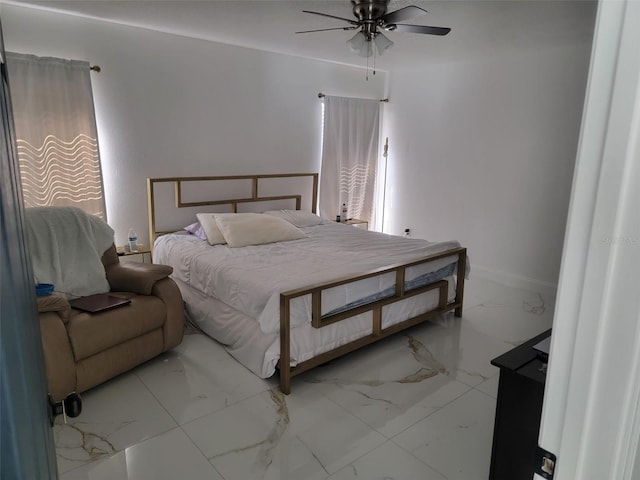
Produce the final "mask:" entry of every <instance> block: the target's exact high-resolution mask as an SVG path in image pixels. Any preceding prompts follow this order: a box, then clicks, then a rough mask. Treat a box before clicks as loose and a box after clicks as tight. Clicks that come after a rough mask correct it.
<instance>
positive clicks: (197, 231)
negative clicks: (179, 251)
mask: <svg viewBox="0 0 640 480" xmlns="http://www.w3.org/2000/svg"><path fill="white" fill-rule="evenodd" d="M183 230H186V231H187V232H189V233H191V234H192V235H195V236H196V237H198V238H200V239H201V240H207V234H206V232H205V231H204V228H202V225H200V222H195V223H192V224H191V225H187V226H186V227H184V229H183Z"/></svg>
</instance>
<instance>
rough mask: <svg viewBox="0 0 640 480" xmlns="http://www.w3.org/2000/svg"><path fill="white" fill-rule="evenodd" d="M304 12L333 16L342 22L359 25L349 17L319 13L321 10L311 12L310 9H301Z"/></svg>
mask: <svg viewBox="0 0 640 480" xmlns="http://www.w3.org/2000/svg"><path fill="white" fill-rule="evenodd" d="M302 11H303V12H304V13H312V14H313V15H321V16H323V17H329V18H335V19H337V20H342V21H343V22H349V23H350V24H351V25H360V23H359V22H357V21H355V20H353V19H351V18H344V17H336V16H335V15H329V14H328V13H321V12H312V11H311V10H302Z"/></svg>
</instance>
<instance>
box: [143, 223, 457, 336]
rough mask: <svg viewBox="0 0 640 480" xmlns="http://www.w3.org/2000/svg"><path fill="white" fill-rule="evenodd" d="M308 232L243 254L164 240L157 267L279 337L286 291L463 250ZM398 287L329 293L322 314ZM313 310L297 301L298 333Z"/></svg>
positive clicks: (332, 226) (372, 283)
mask: <svg viewBox="0 0 640 480" xmlns="http://www.w3.org/2000/svg"><path fill="white" fill-rule="evenodd" d="M302 230H304V232H305V233H306V235H307V238H304V239H301V240H293V241H288V242H278V243H271V244H267V245H260V246H250V247H242V248H229V247H227V246H225V245H216V246H211V245H209V244H208V243H207V242H206V241H203V240H200V239H198V238H196V237H194V236H192V235H181V234H171V235H164V236H162V237H159V238H158V240H156V243H155V249H154V261H155V262H157V263H162V264H166V265H171V266H172V267H173V269H174V270H173V275H174V276H175V277H176V278H178V279H180V280H181V281H183V282H185V283H187V284H190V285H191V286H193V287H195V288H197V289H198V290H200V291H201V292H203V293H206V294H207V295H210V296H213V297H215V298H217V299H219V300H221V301H223V302H224V303H226V304H228V305H230V306H232V307H234V308H235V309H237V310H239V311H241V312H243V313H244V314H246V315H248V316H249V317H251V318H254V319H256V320H257V321H258V323H259V325H260V328H261V330H262V331H263V332H265V333H273V332H277V331H278V329H279V309H280V305H279V301H280V293H282V292H285V291H287V290H291V289H295V288H300V287H305V286H310V285H314V284H317V283H320V282H326V281H329V280H335V279H338V278H341V277H346V276H350V275H354V274H358V273H363V272H366V271H368V270H371V269H374V268H378V267H383V266H388V265H392V264H395V263H399V262H406V261H409V260H413V259H417V258H421V257H425V256H427V255H432V254H435V253H439V252H443V251H445V250H448V249H451V248H455V247H458V246H460V245H459V243H458V242H456V241H448V242H438V243H430V242H427V241H424V240H419V239H407V238H403V237H394V236H390V235H385V234H381V233H376V232H366V231H363V230H360V229H358V228H354V227H352V226H349V225H341V224H337V223H334V222H327V223H325V224H322V225H316V226H313V227H307V228H303V229H302ZM456 260H457V256H452V257H447V258H445V259H441V260H437V261H434V262H430V263H429V264H428V265H422V266H419V267H412V268H410V269H408V270H407V275H406V279H407V280H411V279H412V278H414V277H416V276H418V275H421V274H423V273H428V272H433V271H436V270H438V269H440V268H442V267H444V266H446V265H448V264H451V263H453V262H455V261H456ZM394 282H395V276H394V275H393V274H385V275H382V276H376V277H373V278H370V279H367V280H366V281H360V282H357V284H354V283H351V284H348V285H345V286H342V287H335V288H333V289H331V290H329V291H325V292H323V295H322V311H323V313H326V312H329V311H331V310H333V309H335V308H338V307H340V306H343V305H345V304H347V303H350V302H352V301H355V300H357V299H360V298H362V297H364V296H367V295H371V294H373V293H375V292H378V291H381V290H383V289H385V288H387V287H390V286H392V285H393V284H394ZM310 304H311V301H310V297H309V296H307V297H300V298H299V299H296V300H294V301H292V304H291V326H292V327H296V326H299V325H302V324H304V323H307V322H308V321H309V319H310Z"/></svg>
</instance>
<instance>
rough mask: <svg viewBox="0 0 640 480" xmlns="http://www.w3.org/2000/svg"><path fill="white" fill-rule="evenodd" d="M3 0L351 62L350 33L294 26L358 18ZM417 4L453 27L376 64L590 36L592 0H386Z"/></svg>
mask: <svg viewBox="0 0 640 480" xmlns="http://www.w3.org/2000/svg"><path fill="white" fill-rule="evenodd" d="M6 3H11V4H17V5H22V6H30V7H34V8H44V9H47V10H53V11H59V12H65V13H70V14H74V15H80V16H86V17H89V18H97V19H102V20H106V21H110V22H116V23H121V24H125V25H132V26H138V27H143V28H149V29H152V30H159V31H163V32H169V33H175V34H179V35H185V36H189V37H194V38H201V39H205V40H211V41H216V42H222V43H228V44H232V45H239V46H244V47H249V48H256V49H260V50H267V51H272V52H278V53H284V54H290V55H296V56H302V57H309V58H316V59H322V60H327V61H331V62H338V63H344V64H349V65H355V66H362V67H364V66H365V65H366V59H365V58H361V57H358V56H357V55H355V54H353V53H351V52H349V50H348V48H347V46H346V41H347V40H348V39H349V38H351V36H353V34H354V32H352V31H342V30H336V31H328V32H317V33H308V34H299V35H296V34H295V33H294V32H295V31H298V30H311V29H319V28H332V27H342V26H346V25H347V24H346V22H344V23H343V22H341V21H339V20H334V19H331V18H325V17H321V16H317V15H311V14H307V13H303V12H302V10H314V11H318V12H323V13H328V14H331V15H336V16H340V17H345V18H355V17H353V14H352V12H351V4H350V2H349V0H339V1H335V0H200V1H191V0H174V1H171V0H146V1H137V0H53V1H33V0H12V1H11V0H10V1H6ZM407 5H417V6H419V7H422V8H424V9H425V10H427V11H428V12H429V13H428V14H427V15H424V16H422V17H417V18H415V19H412V20H411V21H405V22H402V23H411V24H417V25H434V26H442V27H451V28H452V31H451V33H449V35H447V36H444V37H436V36H431V35H420V34H415V33H398V32H389V33H388V34H387V36H388V37H389V38H390V39H391V40H393V42H395V45H394V46H393V48H391V49H390V50H389V51H388V52H387V53H385V55H384V56H382V57H378V58H377V60H376V66H377V68H379V69H382V70H395V69H406V68H411V67H412V66H416V65H420V64H424V63H425V62H431V63H433V62H448V61H455V60H458V59H469V58H474V57H477V56H478V55H480V54H482V55H483V56H485V55H487V52H488V51H489V52H490V51H496V53H497V52H498V51H504V50H512V51H517V52H523V51H526V49H530V48H535V49H536V50H538V49H541V48H546V47H549V48H553V47H556V46H558V45H572V44H582V43H584V42H590V41H591V35H592V30H593V22H594V18H595V10H596V2H595V0H587V1H579V0H568V1H561V0H533V1H531V0H493V1H488V0H487V1H485V0H445V1H441V0H438V1H422V0H416V1H411V0H391V2H390V6H389V11H392V10H396V9H398V8H401V7H404V6H407Z"/></svg>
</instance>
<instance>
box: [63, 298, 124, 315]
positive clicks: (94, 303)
mask: <svg viewBox="0 0 640 480" xmlns="http://www.w3.org/2000/svg"><path fill="white" fill-rule="evenodd" d="M130 303H131V300H129V299H128V298H120V297H116V296H114V295H110V294H108V293H96V294H95V295H88V296H86V297H80V298H74V299H73V300H70V301H69V305H71V308H75V309H76V310H82V311H83V312H89V313H98V312H104V311H105V310H111V309H112V308H116V307H122V306H124V305H129V304H130Z"/></svg>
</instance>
